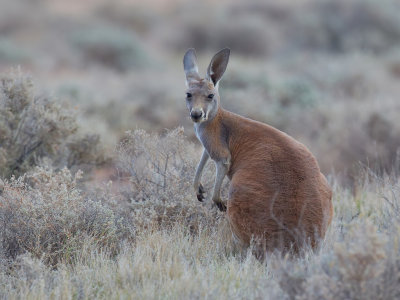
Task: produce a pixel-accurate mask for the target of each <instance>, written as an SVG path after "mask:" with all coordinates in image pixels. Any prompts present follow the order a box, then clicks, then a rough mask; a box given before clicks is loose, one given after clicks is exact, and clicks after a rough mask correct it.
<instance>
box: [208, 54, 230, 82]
mask: <svg viewBox="0 0 400 300" xmlns="http://www.w3.org/2000/svg"><path fill="white" fill-rule="evenodd" d="M229 54H230V50H229V49H228V48H225V49H222V50H221V51H219V52H218V53H217V54H215V55H214V57H213V58H212V59H211V62H210V65H209V66H208V68H207V78H208V79H209V80H211V81H212V82H213V83H214V85H216V84H217V83H218V81H219V80H220V79H221V77H222V75H224V72H225V70H226V67H227V66H228V61H229Z"/></svg>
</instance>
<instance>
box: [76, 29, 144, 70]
mask: <svg viewBox="0 0 400 300" xmlns="http://www.w3.org/2000/svg"><path fill="white" fill-rule="evenodd" d="M72 42H73V44H75V45H76V47H77V48H78V49H80V50H81V52H82V54H83V57H84V58H85V59H86V60H89V61H93V62H96V63H98V64H101V65H104V66H106V67H111V68H115V69H117V70H119V71H127V70H129V69H132V68H137V67H143V66H144V64H145V63H146V62H148V58H147V54H146V52H145V49H144V46H143V45H142V44H141V42H140V40H139V38H138V37H137V36H136V35H135V33H134V32H130V31H126V30H124V29H121V28H118V27H105V26H101V27H96V28H88V29H83V30H82V31H80V32H78V33H76V34H75V35H73V36H72Z"/></svg>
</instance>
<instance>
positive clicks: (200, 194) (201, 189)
mask: <svg viewBox="0 0 400 300" xmlns="http://www.w3.org/2000/svg"><path fill="white" fill-rule="evenodd" d="M204 199H205V197H204V187H203V185H202V184H201V183H200V185H199V190H198V191H197V200H199V201H200V202H203V200H204Z"/></svg>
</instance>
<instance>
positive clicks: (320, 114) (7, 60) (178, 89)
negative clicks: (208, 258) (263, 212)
mask: <svg viewBox="0 0 400 300" xmlns="http://www.w3.org/2000/svg"><path fill="white" fill-rule="evenodd" d="M0 7H1V10H0V72H6V71H8V70H10V69H11V68H13V67H16V66H20V67H21V70H22V72H23V73H29V74H30V75H31V76H32V78H33V80H34V82H35V86H36V88H37V89H38V93H42V92H43V91H44V92H45V93H46V94H49V95H51V96H55V97H56V98H57V99H59V101H60V102H62V103H63V104H65V105H66V106H69V107H72V108H73V109H74V110H75V111H76V112H77V114H78V117H79V122H80V123H81V126H82V127H83V128H84V130H85V131H87V132H91V133H98V134H100V136H101V141H102V143H103V144H104V145H105V147H106V149H108V151H110V152H111V151H112V150H113V149H114V147H115V145H116V143H117V142H118V141H119V140H120V138H121V137H122V136H123V135H124V133H125V131H126V130H132V129H135V128H143V129H146V130H149V131H154V132H161V131H163V129H164V128H174V127H176V126H180V125H183V126H184V127H185V132H186V135H188V136H190V137H191V138H193V140H194V139H195V138H194V134H193V129H192V128H191V122H190V120H189V118H188V113H187V112H186V107H185V99H184V95H185V94H184V92H185V85H184V74H183V67H182V57H183V54H184V53H185V51H186V49H187V48H189V47H195V48H196V50H197V54H198V57H199V64H200V71H201V72H202V73H204V72H205V69H206V67H207V65H208V62H209V60H210V59H211V56H212V54H213V53H215V52H216V51H218V50H219V49H220V48H223V47H230V48H231V49H232V52H231V60H230V64H229V66H228V69H227V72H226V74H225V76H224V78H223V79H222V81H221V85H220V93H221V98H222V105H223V106H224V107H225V108H226V109H229V110H232V111H234V112H236V113H240V114H242V115H244V116H247V117H250V118H253V119H256V120H259V121H262V122H266V123H268V124H270V125H272V126H275V127H277V128H279V129H281V130H283V131H285V132H287V133H288V134H290V135H292V136H293V137H295V138H296V139H298V140H299V141H301V142H303V143H305V144H306V145H307V146H308V147H309V148H310V149H311V151H312V152H313V153H314V154H315V155H316V157H317V159H318V161H319V163H320V165H321V168H322V170H323V171H324V172H325V173H330V172H332V171H335V172H340V173H343V174H349V173H352V172H354V170H356V169H357V165H359V163H360V162H362V163H364V164H367V165H371V166H372V167H378V168H385V169H387V170H389V171H391V170H392V169H393V166H397V165H396V164H395V162H396V158H397V149H398V147H399V145H400V124H399V122H398V120H399V111H400V100H399V99H398V98H399V96H398V95H399V94H400V84H399V81H400V17H399V16H400V2H399V1H395V0H383V1H377V0H376V1H372V0H371V1H369V0H364V1H362V0H330V1H322V0H321V1H319V0H301V1H289V0H284V1H192V2H190V1H177V0H172V1H167V0H147V1H128V0H125V1H124V0H117V1H112V3H111V2H110V1H102V0H86V1H79V0H71V1H61V0H51V1H50V0H48V1H46V0H29V1H28V0H25V1H23V0H20V1H10V0H9V1H7V0H0ZM394 169H396V168H394Z"/></svg>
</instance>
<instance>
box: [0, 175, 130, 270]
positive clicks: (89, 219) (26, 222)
mask: <svg viewBox="0 0 400 300" xmlns="http://www.w3.org/2000/svg"><path fill="white" fill-rule="evenodd" d="M80 176H81V173H80V172H78V173H76V174H75V175H74V176H73V175H72V174H71V172H70V171H69V170H68V169H66V168H64V169H62V170H61V171H58V172H55V171H53V170H51V169H48V168H42V167H38V168H36V169H35V170H34V171H32V172H31V173H29V174H27V175H24V176H22V177H19V178H18V179H16V178H14V177H12V178H11V179H10V180H9V181H5V183H4V187H3V190H2V192H1V194H0V203H1V205H0V224H1V226H0V255H1V256H2V258H3V259H11V260H12V259H15V258H16V257H17V256H18V255H21V254H24V253H26V252H27V253H29V254H30V255H32V256H34V257H36V258H40V259H42V260H43V261H44V262H45V263H46V264H47V265H56V264H57V263H58V262H59V261H68V262H72V261H73V260H74V259H77V258H78V257H80V256H81V255H83V254H84V253H85V251H89V249H93V248H95V249H98V250H99V249H107V250H109V251H111V253H115V252H116V250H117V249H118V248H119V246H120V243H121V242H122V241H123V239H124V238H127V237H129V236H130V235H131V233H132V232H133V227H130V226H129V225H128V223H127V222H126V219H124V217H123V216H122V214H119V213H118V210H117V209H113V205H112V201H113V199H114V197H113V196H111V194H108V197H107V201H104V199H102V198H93V197H90V198H89V197H87V196H85V193H84V192H83V191H82V190H80V189H79V188H78V180H79V178H80ZM102 200H103V201H102Z"/></svg>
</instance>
